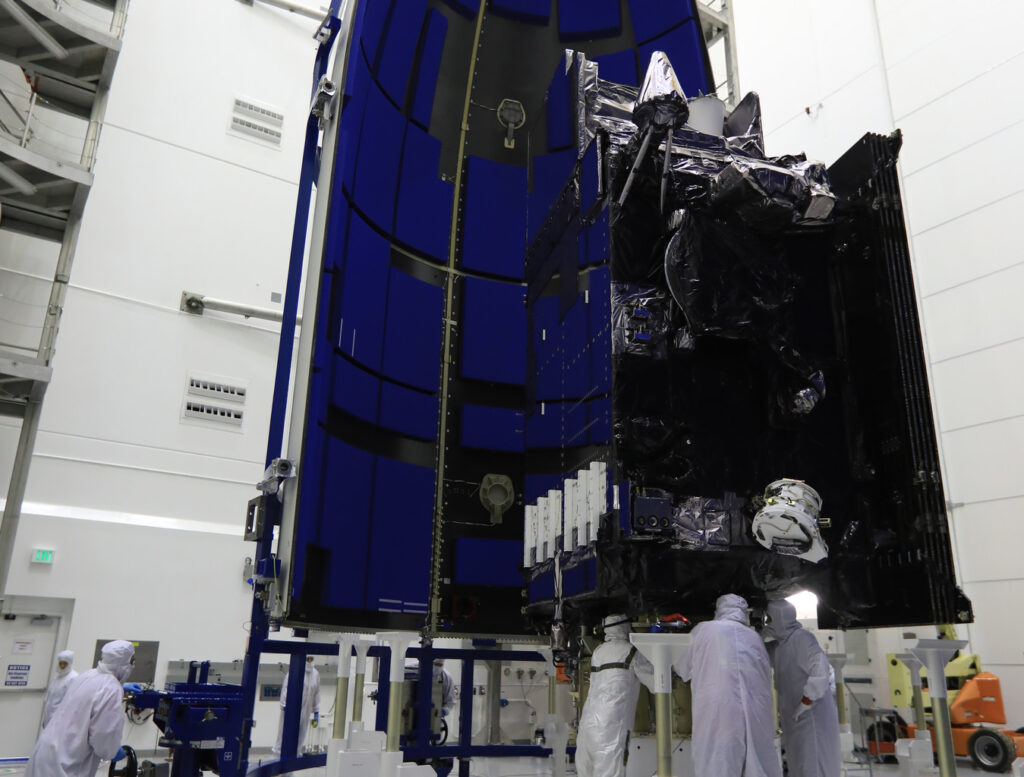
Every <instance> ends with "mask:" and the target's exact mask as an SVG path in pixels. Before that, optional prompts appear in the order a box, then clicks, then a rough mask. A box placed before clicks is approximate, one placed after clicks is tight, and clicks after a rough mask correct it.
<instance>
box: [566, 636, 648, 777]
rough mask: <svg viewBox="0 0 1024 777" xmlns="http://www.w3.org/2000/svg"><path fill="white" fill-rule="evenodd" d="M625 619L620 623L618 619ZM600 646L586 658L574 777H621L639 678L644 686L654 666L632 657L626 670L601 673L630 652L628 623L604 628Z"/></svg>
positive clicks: (639, 658)
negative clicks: (587, 671)
mask: <svg viewBox="0 0 1024 777" xmlns="http://www.w3.org/2000/svg"><path fill="white" fill-rule="evenodd" d="M621 620H625V618H624V617H623V618H621ZM604 639H605V641H604V642H603V643H601V644H600V645H599V646H598V647H597V649H596V650H595V651H594V655H593V657H592V658H591V661H590V665H591V672H592V673H591V675H590V692H589V693H588V694H587V701H586V702H585V703H584V705H583V714H582V715H581V716H580V728H579V733H578V735H577V737H576V774H577V776H578V777H624V776H625V773H626V767H625V764H624V763H623V756H624V755H625V751H626V735H627V734H629V730H630V729H631V728H632V727H633V718H634V716H635V715H636V700H637V697H638V696H639V695H640V678H643V679H644V682H645V684H649V683H650V682H652V681H653V679H654V667H653V666H651V663H650V661H648V660H647V659H646V658H644V657H643V656H642V655H640V654H639V653H637V654H636V655H635V656H634V657H633V663H632V666H631V668H629V669H605V670H603V671H599V672H594V671H593V670H594V669H598V668H600V667H602V666H606V665H608V664H619V663H623V662H625V661H626V659H627V658H628V657H629V654H630V652H632V647H633V646H632V645H631V644H630V643H629V623H619V625H616V626H608V627H606V628H605V636H604Z"/></svg>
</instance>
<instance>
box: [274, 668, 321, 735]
mask: <svg viewBox="0 0 1024 777" xmlns="http://www.w3.org/2000/svg"><path fill="white" fill-rule="evenodd" d="M287 701H288V674H287V673H286V674H285V676H284V684H283V685H282V686H281V719H280V720H279V721H278V723H277V742H275V743H274V746H273V747H272V748H270V749H271V750H272V751H273V752H275V753H277V754H278V755H280V754H281V742H282V740H283V738H284V705H285V703H287ZM319 711H320V672H318V671H317V669H316V667H315V666H313V665H312V664H309V663H307V664H306V674H305V676H304V677H303V678H302V709H301V710H299V741H298V744H297V745H295V752H296V753H300V754H301V753H302V746H303V745H304V744H306V732H307V731H308V730H309V719H310V718H312V717H313V713H314V712H319Z"/></svg>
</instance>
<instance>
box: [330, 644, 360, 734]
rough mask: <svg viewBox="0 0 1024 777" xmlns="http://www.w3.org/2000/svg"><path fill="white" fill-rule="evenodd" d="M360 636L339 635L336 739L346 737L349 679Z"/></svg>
mask: <svg viewBox="0 0 1024 777" xmlns="http://www.w3.org/2000/svg"><path fill="white" fill-rule="evenodd" d="M358 639H359V638H358V637H357V636H356V635H355V634H342V635H340V636H339V637H338V687H337V690H336V691H335V695H334V731H333V734H332V737H333V738H334V739H344V738H345V723H346V718H347V717H348V681H349V677H350V676H351V673H352V647H353V645H355V643H356V641H357V640H358Z"/></svg>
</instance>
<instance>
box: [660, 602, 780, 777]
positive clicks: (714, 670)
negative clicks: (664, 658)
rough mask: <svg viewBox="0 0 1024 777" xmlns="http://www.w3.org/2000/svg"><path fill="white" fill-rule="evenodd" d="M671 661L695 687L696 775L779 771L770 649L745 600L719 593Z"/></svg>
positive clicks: (752, 776) (775, 775)
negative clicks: (711, 615)
mask: <svg viewBox="0 0 1024 777" xmlns="http://www.w3.org/2000/svg"><path fill="white" fill-rule="evenodd" d="M692 635H693V643H692V645H691V647H690V649H689V650H688V651H687V652H686V653H685V654H684V655H683V657H682V658H680V659H679V661H677V662H676V664H675V665H674V667H673V668H674V669H675V671H676V673H677V674H678V675H679V676H680V677H681V678H682V679H683V680H686V681H688V682H689V683H690V685H691V689H692V691H693V761H694V767H695V773H696V774H698V775H700V777H740V776H741V775H742V777H782V765H781V764H780V763H779V758H778V754H777V753H776V750H775V714H774V710H773V699H772V687H771V673H770V671H769V663H768V652H767V650H766V649H765V646H764V642H762V640H761V638H760V637H759V636H758V635H757V633H756V632H755V631H754V630H753V629H752V628H750V627H749V626H747V603H746V601H745V600H744V599H743V597H740V596H736V595H735V594H726V595H725V596H720V597H719V598H718V605H717V609H716V611H715V619H714V620H713V621H707V622H704V623H699V624H697V626H696V627H694V629H693V632H692Z"/></svg>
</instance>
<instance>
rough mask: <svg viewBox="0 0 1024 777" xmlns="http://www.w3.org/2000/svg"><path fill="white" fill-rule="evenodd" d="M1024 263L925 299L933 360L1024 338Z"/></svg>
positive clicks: (926, 323) (940, 359) (948, 357)
mask: <svg viewBox="0 0 1024 777" xmlns="http://www.w3.org/2000/svg"><path fill="white" fill-rule="evenodd" d="M1022 288H1024V265H1017V266H1014V267H1011V268H1009V269H1007V270H1005V271H1004V272H1000V273H996V274H994V275H986V276H984V277H982V278H978V279H977V280H974V281H971V282H970V283H965V284H963V285H962V286H957V287H956V288H955V289H951V290H949V291H944V292H941V293H939V294H933V295H932V296H930V297H928V298H927V299H925V300H924V306H923V307H924V327H925V329H926V330H927V332H928V343H929V350H930V354H931V358H932V361H933V362H938V361H942V360H944V359H952V358H954V357H957V356H962V355H963V354H966V353H970V352H972V351H976V350H978V349H979V348H987V347H989V346H993V345H998V344H1000V343H1006V342H1009V341H1011V340H1014V339H1015V338H1020V337H1024V316H1022V315H1021V313H1020V294H1021V289H1022Z"/></svg>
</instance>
